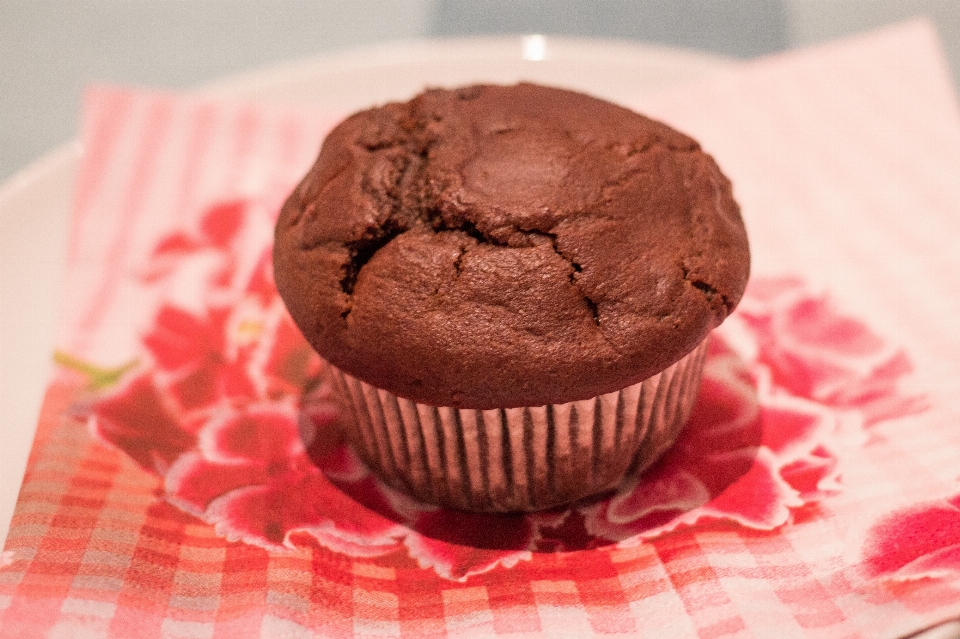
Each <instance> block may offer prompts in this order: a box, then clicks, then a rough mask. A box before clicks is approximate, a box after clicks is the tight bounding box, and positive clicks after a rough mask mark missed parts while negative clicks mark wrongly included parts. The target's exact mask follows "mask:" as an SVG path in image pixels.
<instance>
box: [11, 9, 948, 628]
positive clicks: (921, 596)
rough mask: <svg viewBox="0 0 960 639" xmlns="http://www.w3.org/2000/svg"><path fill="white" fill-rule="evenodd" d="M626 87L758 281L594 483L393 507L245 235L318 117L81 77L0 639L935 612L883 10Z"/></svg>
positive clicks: (898, 39)
mask: <svg viewBox="0 0 960 639" xmlns="http://www.w3.org/2000/svg"><path fill="white" fill-rule="evenodd" d="M634 106H636V107H638V108H640V109H642V110H644V111H646V112H648V113H651V114H654V115H655V116H657V117H659V118H661V119H664V120H666V121H668V122H670V123H672V124H674V125H676V126H678V127H679V128H681V129H683V130H685V131H688V132H690V133H691V134H693V135H694V136H696V137H697V138H698V139H700V140H701V141H702V142H703V144H704V146H705V147H706V148H707V150H709V151H710V152H711V153H713V154H714V155H715V156H716V158H717V160H718V162H719V163H720V165H721V166H722V167H723V168H724V170H725V171H726V172H727V173H728V174H729V175H730V176H731V178H732V179H733V181H734V184H735V187H736V192H737V196H738V198H739V200H740V201H741V203H742V205H743V213H744V217H745V219H746V222H747V227H748V231H749V233H750V236H751V246H752V248H753V252H754V256H755V260H754V275H753V278H752V281H751V284H750V287H749V289H748V291H747V294H746V296H745V298H744V300H743V302H742V304H741V306H740V307H739V308H738V310H737V312H736V313H735V314H734V315H733V316H732V317H730V318H729V319H728V320H727V322H726V323H725V324H724V325H723V326H722V327H721V329H720V330H719V331H717V333H716V335H715V338H714V340H713V342H712V344H711V350H710V353H709V357H708V362H707V366H706V371H705V379H704V382H703V388H702V391H701V394H700V397H699V399H698V403H697V406H696V408H695V409H694V413H693V416H692V417H691V420H690V423H689V425H688V427H687V428H686V430H685V431H684V433H683V435H682V437H681V439H680V441H678V443H677V445H676V446H675V447H674V448H673V449H672V450H671V452H670V453H668V455H667V456H666V457H665V458H664V459H663V460H662V461H661V462H660V463H658V464H657V466H655V467H654V468H653V469H652V470H651V471H650V472H648V473H646V474H645V475H644V476H643V477H641V478H640V479H638V480H635V481H632V482H630V483H629V484H628V485H625V486H623V487H621V488H620V489H619V490H618V491H617V492H615V493H614V494H611V495H607V496H605V497H603V498H602V499H599V500H592V501H586V502H583V503H579V504H576V505H574V506H573V507H570V508H565V509H559V510H555V511H549V512H543V513H536V514H532V515H526V516H523V515H516V516H508V515H500V516H486V515H473V514H466V513H458V512H453V511H447V510H443V509H439V508H436V507H431V506H428V505H425V504H422V503H418V502H416V501H414V500H412V499H411V498H409V497H407V496H405V495H403V494H400V493H397V492H396V491H394V490H392V489H390V488H389V487H387V486H385V485H383V484H382V483H380V482H379V481H377V480H376V478H374V477H373V476H372V475H371V474H370V473H369V471H368V470H367V468H365V467H364V465H363V464H362V463H361V462H360V461H359V460H358V459H357V458H356V456H355V455H354V454H353V453H352V452H351V451H350V450H349V448H347V447H346V446H345V445H344V444H343V443H342V441H341V440H340V437H339V436H338V432H337V420H338V415H337V410H336V407H335V406H334V405H332V404H331V402H330V400H329V397H328V389H327V388H326V387H325V386H324V384H323V383H321V382H320V377H319V370H320V365H321V364H320V362H319V361H318V359H317V357H316V356H315V355H314V354H313V353H312V352H311V351H310V349H309V348H308V347H307V345H306V344H305V342H304V341H303V339H302V337H301V336H300V335H299V333H298V332H297V331H296V329H295V328H294V327H293V325H292V323H291V321H290V319H289V317H288V316H287V314H286V312H285V310H284V308H283V305H282V303H281V302H280V300H279V298H278V296H277V294H276V290H275V287H274V284H273V281H272V276H271V264H270V248H271V239H272V235H271V232H272V223H273V220H274V218H275V215H276V212H277V209H278V207H279V205H280V203H281V202H282V201H283V199H284V197H285V196H286V194H287V193H288V192H289V190H290V189H291V188H292V186H293V185H294V184H295V183H296V181H297V180H298V179H299V177H300V176H301V175H302V173H303V172H304V171H305V170H306V168H307V167H308V166H309V164H310V163H311V161H312V159H313V157H314V156H315V154H316V151H317V148H318V146H319V142H320V140H321V138H322V136H323V134H324V133H325V131H326V130H327V129H329V127H331V126H332V125H333V124H334V123H335V122H336V121H337V119H338V118H339V117H341V116H342V115H343V114H339V113H316V112H311V111H305V110H302V109H295V108H282V107H275V106H265V105H253V104H234V103H227V102H222V101H216V100H212V99H206V98H199V97H192V96H181V95H170V94H163V93H154V92H148V91H140V90H132V89H122V88H108V87H101V88H95V89H92V90H90V91H89V92H88V95H87V99H86V102H85V105H84V114H83V126H82V129H83V131H82V135H83V140H84V148H85V153H84V157H83V161H82V165H81V169H80V174H79V177H78V181H77V187H76V195H75V201H74V213H73V222H74V223H73V231H72V234H71V238H70V243H69V256H68V260H69V264H70V268H69V274H68V281H67V285H66V287H65V291H64V298H65V304H64V308H65V313H64V318H63V323H62V331H61V336H60V341H59V344H60V348H59V350H58V352H57V355H56V358H57V361H58V362H59V364H60V367H59V370H58V372H57V374H56V375H55V376H54V378H53V379H52V380H51V382H50V386H49V389H48V392H47V396H46V400H45V403H44V408H43V411H42V414H41V418H40V423H39V426H38V430H37V435H36V440H35V442H34V447H33V451H32V453H31V457H30V461H29V465H28V469H27V472H26V475H25V478H24V483H23V487H22V490H21V493H20V499H19V502H18V504H17V509H16V513H15V515H14V518H13V521H12V525H11V528H10V534H9V538H8V540H7V545H6V549H5V550H4V552H3V554H2V555H0V636H3V637H67V636H69V637H78V638H86V637H170V638H174V637H182V638H203V639H208V638H219V637H229V638H243V637H314V636H321V637H350V636H377V637H446V636H469V637H474V636H476V637H500V636H504V637H506V636H509V637H554V636H578V637H579V636H584V637H588V636H608V635H609V636H623V637H635V636H651V637H658V638H662V637H694V636H696V637H726V636H731V637H741V636H742V637H771V636H777V637H808V636H809V637H824V638H827V637H836V638H841V637H843V638H848V637H898V636H903V635H906V634H908V633H910V632H915V631H917V630H920V629H922V628H924V627H927V626H930V625H931V624H934V623H937V622H939V621H943V620H945V619H949V618H951V617H954V616H958V615H960V429H958V428H957V427H956V425H957V423H958V418H960V399H958V397H960V395H958V394H957V393H956V392H955V391H956V390H957V388H956V387H957V381H958V379H960V355H958V354H960V320H958V318H960V306H958V302H957V297H958V296H957V292H958V291H960V251H956V250H955V246H954V245H955V244H956V243H957V241H958V240H960V180H958V179H957V175H960V114H958V109H957V104H956V98H955V94H954V91H953V89H952V87H951V86H950V83H949V80H948V76H947V73H946V67H945V64H944V61H943V57H942V55H941V53H940V51H939V47H938V45H937V42H936V37H935V35H934V34H933V32H932V30H931V28H930V27H929V25H928V24H927V23H925V22H914V23H909V24H906V25H901V26H899V27H896V28H891V29H888V30H885V31H882V32H878V33H875V34H870V35H868V36H862V37H859V38H856V39H853V40H849V41H845V42H839V43H835V44H830V45H826V46H823V47H819V48H816V49H812V50H808V51H802V52H797V53H789V54H785V55H782V56H777V57H773V58H769V59H765V60H761V61H758V62H754V63H749V64H746V65H743V66H741V67H737V68H735V69H734V70H731V71H729V72H724V73H723V74H721V75H718V76H717V77H715V78H712V79H710V80H708V81H706V82H703V83H699V84H697V85H692V86H687V87H683V88H681V89H678V90H674V91H671V92H669V93H665V94H661V95H655V96H647V97H645V98H643V99H642V100H638V101H637V104H635V105H634Z"/></svg>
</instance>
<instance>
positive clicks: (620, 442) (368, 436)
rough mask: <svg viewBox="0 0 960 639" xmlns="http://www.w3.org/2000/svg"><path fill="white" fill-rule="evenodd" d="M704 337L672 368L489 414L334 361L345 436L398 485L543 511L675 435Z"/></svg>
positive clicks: (459, 503)
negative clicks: (418, 394) (381, 382)
mask: <svg viewBox="0 0 960 639" xmlns="http://www.w3.org/2000/svg"><path fill="white" fill-rule="evenodd" d="M706 352H707V340H704V341H703V342H702V343H701V344H700V345H699V346H698V347H697V348H696V349H694V350H693V351H692V352H690V353H689V354H687V355H686V356H685V357H684V358H683V359H681V360H680V361H678V362H676V363H675V364H673V365H672V366H670V367H669V368H667V369H666V370H664V371H662V372H660V373H658V374H656V375H654V376H652V377H650V378H648V379H646V380H644V381H642V382H640V383H638V384H634V385H633V386H630V387H628V388H624V389H623V390H620V391H616V392H613V393H607V394H605V395H600V396H599V397H594V398H592V399H586V400H582V401H576V402H569V403H566V404H548V405H546V406H533V407H522V408H501V409H492V410H475V409H462V408H461V409H457V408H451V407H437V406H430V405H428V404H420V403H417V402H414V401H411V400H408V399H404V398H402V397H397V396H396V395H394V394H392V393H390V392H388V391H385V390H382V389H378V388H375V387H373V386H370V385H369V384H366V383H364V382H362V381H360V380H358V379H357V378H355V377H353V376H351V375H348V374H346V373H344V372H343V371H341V370H339V369H337V368H336V367H334V366H331V365H329V364H328V365H327V366H326V367H325V369H326V375H327V378H328V381H329V382H330V384H331V386H332V388H333V392H334V395H335V396H337V399H338V400H339V402H340V405H341V407H342V408H344V409H345V410H344V414H343V415H342V418H343V420H344V422H345V424H344V433H345V435H346V438H347V440H348V441H349V442H350V443H351V445H352V446H353V448H354V450H356V452H357V453H358V454H359V455H360V457H361V458H362V459H363V460H364V461H365V462H366V463H367V464H368V465H369V466H370V467H371V468H372V469H373V471H374V472H376V473H377V475H379V476H380V477H381V478H382V479H383V480H384V481H386V482H387V483H388V484H390V485H391V486H393V487H395V488H397V489H399V490H402V491H405V492H408V493H410V494H412V495H414V496H415V497H417V498H419V499H421V500H423V501H426V502H430V503H434V504H440V505H442V506H446V507H450V508H457V509H460V510H469V511H479V512H514V511H532V510H542V509H545V508H550V507H553V506H558V505H560V504H565V503H569V502H572V501H576V500H578V499H581V498H583V497H587V496H590V495H594V494H597V493H600V492H604V491H606V490H609V489H611V488H614V487H616V486H617V485H618V484H620V483H621V482H622V481H623V479H624V478H625V477H627V476H628V475H631V474H635V473H640V472H642V471H643V470H645V469H646V468H648V467H649V466H650V465H651V464H653V463H654V462H655V461H656V460H657V459H658V458H659V457H660V456H661V455H662V454H663V453H664V452H665V451H666V450H667V449H668V448H669V447H670V446H671V445H672V444H673V442H674V441H675V440H676V438H677V436H678V435H679V433H680V430H681V429H682V428H683V425H684V423H685V422H686V421H687V418H688V416H689V415H690V410H691V408H692V407H693V403H694V401H695V400H696V397H697V392H698V390H699V387H700V377H701V374H702V372H703V363H704V359H705V357H706Z"/></svg>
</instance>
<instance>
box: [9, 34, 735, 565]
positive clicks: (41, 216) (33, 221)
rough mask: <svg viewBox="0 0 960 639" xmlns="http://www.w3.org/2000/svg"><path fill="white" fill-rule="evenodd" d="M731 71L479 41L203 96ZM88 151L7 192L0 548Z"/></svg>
mask: <svg viewBox="0 0 960 639" xmlns="http://www.w3.org/2000/svg"><path fill="white" fill-rule="evenodd" d="M729 64H731V62H730V61H728V60H725V59H722V58H718V57H716V56H710V55H706V54H701V53H696V52H691V51H683V50H677V49H668V48H664V47H657V46H650V45H638V44H629V43H619V42H607V41H587V40H571V39H558V38H552V37H551V38H549V39H546V38H543V37H542V36H524V37H510V38H477V39H467V40H447V41H424V42H409V43H401V44H392V45H384V46H379V47H372V48H369V47H368V48H364V49H360V50H356V51H349V52H345V53H339V54H336V55H328V56H322V57H316V58H311V59H307V60H303V61H298V62H293V63H289V64H284V65H281V66H277V67H272V68H267V69H263V70H256V71H252V72H248V73H243V74H240V75H237V76H232V77H229V78H225V79H223V80H221V81H219V82H216V83H214V84H211V85H209V86H207V87H204V88H202V89H201V90H200V91H201V92H202V93H206V94H212V95H215V96H218V97H226V98H238V99H254V100H268V101H272V102H296V103H306V104H315V105H323V106H324V107H325V108H326V109H327V110H330V109H334V110H347V109H357V108H360V107H364V106H368V105H371V104H374V103H378V102H383V101H386V100H390V99H403V98H406V97H409V96H410V95H413V94H414V93H416V92H417V91H418V90H420V89H421V88H422V87H423V86H425V85H433V86H443V85H453V84H462V83H467V82H475V81H488V82H515V81H517V80H532V81H537V82H541V83H545V84H554V85H561V86H567V87H571V88H577V89H580V90H583V91H586V92H589V93H592V94H594V95H597V96H600V97H605V98H608V99H611V100H614V101H619V102H630V101H632V100H634V99H636V98H637V97H638V96H640V95H642V94H644V93H648V92H651V91H656V90H659V89H661V88H663V87H665V86H668V85H670V84H674V83H678V82H682V81H684V80H690V79H695V78H697V77H699V76H702V75H704V74H707V73H710V72H712V71H714V70H718V69H720V68H723V67H725V66H727V65H729ZM80 154H81V148H80V143H79V142H77V141H74V142H71V143H69V144H67V145H65V146H63V147H61V148H59V149H56V150H55V151H53V152H51V153H50V154H48V155H46V156H45V157H43V158H41V159H40V160H39V161H37V162H36V163H34V164H33V165H31V166H29V167H27V168H26V169H24V170H23V171H21V172H20V173H18V174H17V175H15V176H14V177H13V178H11V179H10V180H9V181H7V182H6V183H5V184H3V185H2V186H0V304H2V307H0V308H2V311H0V541H2V540H5V539H6V535H7V530H8V527H9V521H10V517H11V515H12V513H13V508H14V505H15V503H16V497H17V492H18V490H19V486H20V481H21V478H22V476H23V471H24V468H25V466H26V459H27V453H28V452H29V449H30V443H31V441H32V439H33V432H34V427H35V424H36V420H37V415H38V411H39V407H40V401H41V398H42V393H43V389H44V387H45V384H46V381H47V378H48V376H49V374H50V370H51V365H50V355H51V353H52V351H53V343H54V339H53V335H54V330H55V327H56V317H57V308H58V299H59V292H60V286H61V281H62V278H63V270H64V259H65V253H66V238H67V230H68V229H67V227H68V222H69V213H70V198H71V193H72V189H73V181H74V175H75V173H76V169H77V165H78V163H79V159H80ZM0 546H2V543H0Z"/></svg>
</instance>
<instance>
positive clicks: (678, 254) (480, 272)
mask: <svg viewBox="0 0 960 639" xmlns="http://www.w3.org/2000/svg"><path fill="white" fill-rule="evenodd" d="M749 259H750V258H749V252H748V249H747V237H746V233H745V231H744V227H743V222H742V220H741V218H740V213H739V209H738V207H737V204H736V202H735V201H734V199H733V196H732V194H731V189H730V183H729V181H728V180H727V179H726V178H725V177H724V176H723V175H722V174H721V173H720V170H719V169H718V168H717V166H716V163H715V162H714V161H713V159H712V158H711V157H710V156H709V155H707V154H706V153H704V152H703V151H702V150H700V148H699V146H698V145H697V143H696V142H695V141H693V140H692V139H690V138H689V137H687V136H685V135H683V134H680V133H678V132H676V131H675V130H673V129H671V128H669V127H667V126H666V125H663V124H661V123H659V122H655V121H653V120H650V119H648V118H645V117H643V116H641V115H638V114H636V113H633V112H631V111H629V110H627V109H624V108H621V107H618V106H615V105H613V104H610V103H608V102H604V101H601V100H597V99H595V98H591V97H588V96H585V95H582V94H579V93H573V92H570V91H564V90H560V89H553V88H546V87H542V86H537V85H532V84H519V85H516V86H512V87H500V86H477V87H466V88H461V89H457V90H453V91H446V90H431V91H427V92H425V93H423V94H421V95H419V96H417V97H416V98H414V99H413V100H411V101H410V102H407V103H404V104H388V105H386V106H384V107H381V108H377V109H371V110H368V111H363V112H361V113H357V114H355V115H353V116H352V117H350V118H348V119H347V120H345V121H344V122H343V123H341V124H340V125H339V126H338V127H337V128H336V129H334V130H333V132H331V133H330V135H329V136H328V137H327V139H326V141H325V142H324V144H323V147H322V149H321V151H320V156H319V157H318V159H317V162H316V164H315V165H314V166H313V168H312V169H311V170H310V172H309V173H308V174H307V176H306V177H305V178H304V179H303V181H302V182H301V183H300V185H299V186H298V187H297V189H296V190H295V191H294V192H293V193H292V194H291V196H290V197H289V199H288V200H287V202H286V203H285V205H284V207H283V210H282V211H281V214H280V219H279V220H278V222H277V227H276V237H275V247H274V265H275V266H274V268H275V273H276V281H277V287H278V288H279V290H280V294H281V295H282V296H283V299H284V301H285V302H286V304H287V306H288V308H289V309H290V313H291V314H292V316H293V318H294V320H295V321H296V322H297V324H298V325H299V327H300V329H301V330H302V331H303V333H304V335H305V336H306V337H307V339H308V340H309V341H310V342H311V344H313V346H314V348H316V349H317V351H318V352H319V353H320V354H321V355H322V356H323V357H324V358H325V359H327V360H328V361H330V362H331V363H333V364H334V365H336V366H338V367H339V368H341V369H342V370H344V371H346V372H347V373H350V374H351V375H354V376H355V377H358V378H360V379H362V380H364V381H366V382H367V383H369V384H371V385H373V386H377V387H379V388H383V389H385V390H389V391H391V392H393V393H395V394H397V395H400V396H402V397H407V398H410V399H413V400H415V401H418V402H422V403H426V404H433V405H438V406H457V407H462V408H481V409H487V408H502V407H515V406H538V405H543V404H548V403H563V402H568V401H573V400H580V399H587V398H590V397H594V396H596V395H600V394H603V393H607V392H612V391H616V390H619V389H621V388H624V387H626V386H629V385H631V384H634V383H636V382H639V381H641V380H643V379H645V378H647V377H649V376H651V375H653V374H655V373H657V372H659V371H661V370H663V369H664V368H666V367H667V366H669V365H670V364H672V363H673V362H675V361H677V360H678V359H680V358H681V357H683V355H685V354H686V353H688V352H690V351H691V350H692V349H693V348H694V347H695V346H696V345H697V344H698V343H699V342H700V341H701V340H702V339H703V338H704V337H705V336H706V334H707V333H708V332H709V331H710V330H711V329H712V328H714V327H715V326H716V325H718V324H719V323H720V322H721V321H723V319H724V318H725V317H726V316H727V315H728V314H729V312H730V311H731V310H732V309H733V308H734V307H735V306H736V304H737V302H738V301H739V300H740V296H741V294H742V293H743V289H744V287H745V285H746V281H747V276H748V272H749Z"/></svg>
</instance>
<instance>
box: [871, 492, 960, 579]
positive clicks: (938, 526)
mask: <svg viewBox="0 0 960 639" xmlns="http://www.w3.org/2000/svg"><path fill="white" fill-rule="evenodd" d="M863 557H864V561H863V564H862V565H863V568H864V571H865V572H866V573H867V574H868V575H869V576H871V577H884V578H888V579H894V580H910V579H922V578H930V577H937V576H939V575H942V574H944V573H946V572H949V571H958V570H960V495H954V496H953V497H949V498H947V499H938V500H936V501H928V502H924V503H920V504H917V505H915V506H910V507H909V508H904V509H901V510H896V511H894V512H892V513H890V514H888V515H886V516H885V517H883V518H882V519H880V520H879V521H878V522H877V523H875V524H874V525H873V526H872V527H871V528H870V530H869V532H868V534H867V539H866V543H865V544H864V548H863Z"/></svg>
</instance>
